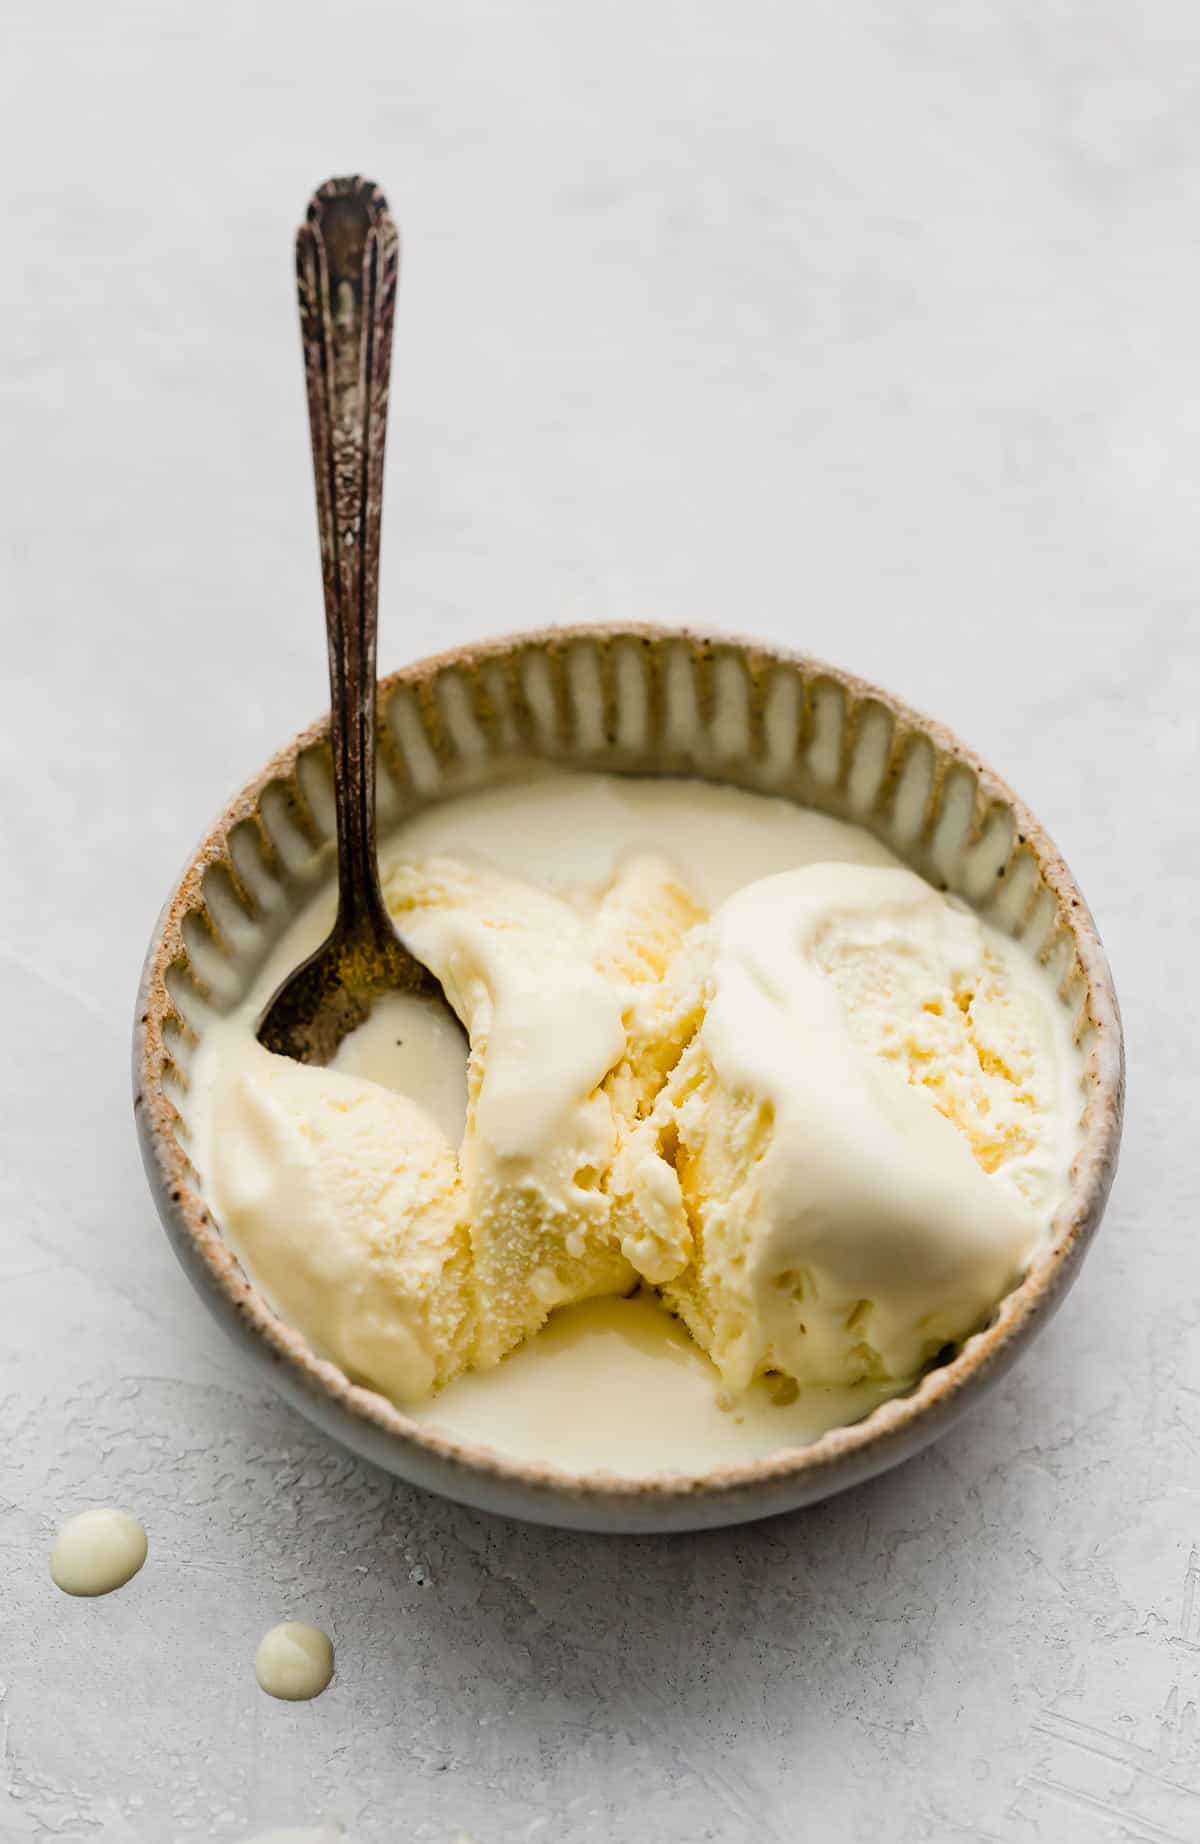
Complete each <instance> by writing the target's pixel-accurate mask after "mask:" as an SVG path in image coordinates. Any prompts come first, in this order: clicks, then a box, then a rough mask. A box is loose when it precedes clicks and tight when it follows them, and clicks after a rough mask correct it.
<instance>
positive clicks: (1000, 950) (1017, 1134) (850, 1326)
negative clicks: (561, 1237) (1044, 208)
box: [614, 864, 1069, 1388]
mask: <svg viewBox="0 0 1200 1844" xmlns="http://www.w3.org/2000/svg"><path fill="white" fill-rule="evenodd" d="M667 984H668V988H670V987H672V986H674V988H675V989H676V991H677V995H678V996H677V998H676V1000H675V1002H674V1004H673V1005H672V1004H667V1005H665V1006H664V1018H665V1019H666V1021H667V1026H668V1033H669V1039H670V1043H671V1049H672V1051H673V1052H676V1051H677V1058H676V1060H675V1061H674V1063H673V1067H672V1068H671V1072H670V1074H669V1076H668V1077H667V1080H666V1082H665V1084H664V1086H663V1087H662V1089H661V1090H660V1092H659V1094H658V1097H657V1099H656V1101H655V1103H654V1106H653V1108H652V1109H651V1111H650V1113H649V1115H648V1116H647V1118H646V1119H645V1120H644V1121H642V1122H640V1123H639V1124H638V1125H637V1126H636V1127H635V1128H634V1129H633V1131H632V1132H631V1133H630V1134H629V1136H628V1137H627V1140H626V1142H625V1144H624V1146H623V1148H622V1151H621V1154H620V1158H619V1162H618V1165H619V1169H618V1173H617V1176H616V1179H615V1181H614V1189H615V1190H616V1192H617V1193H618V1195H619V1196H620V1198H621V1200H622V1214H623V1215H624V1216H625V1217H626V1218H627V1219H628V1221H629V1223H630V1226H631V1229H630V1233H629V1234H628V1235H627V1237H626V1239H625V1243H624V1246H625V1248H626V1252H627V1253H629V1254H630V1255H631V1258H632V1259H633V1260H635V1262H637V1263H638V1265H639V1266H640V1268H641V1271H642V1272H644V1273H645V1274H646V1275H647V1278H651V1279H653V1280H654V1281H656V1282H657V1283H658V1284H660V1285H662V1287H663V1289H664V1294H665V1297H666V1299H667V1301H668V1302H669V1304H670V1305H672V1306H673V1307H674V1309H675V1310H676V1311H677V1312H678V1313H679V1314H680V1316H681V1317H682V1318H683V1320H684V1322H685V1324H686V1325H687V1326H688V1328H689V1330H690V1331H691V1333H692V1335H693V1337H694V1338H695V1339H696V1341H697V1342H698V1343H699V1344H700V1345H701V1346H702V1347H703V1348H704V1350H706V1351H707V1352H708V1353H709V1355H710V1357H711V1358H712V1360H713V1362H714V1363H715V1364H716V1366H717V1368H718V1369H719V1370H720V1372H721V1375H722V1377H723V1378H724V1379H725V1380H726V1382H727V1383H729V1384H730V1385H731V1386H732V1387H734V1388H744V1387H745V1386H746V1385H747V1384H749V1383H750V1381H751V1380H752V1379H753V1378H754V1377H756V1376H760V1375H763V1374H765V1373H767V1372H771V1371H780V1372H782V1373H783V1374H785V1375H786V1376H789V1377H792V1378H794V1379H795V1380H796V1381H797V1382H798V1383H800V1384H814V1383H819V1384H845V1383H854V1382H858V1381H862V1380H865V1379H874V1380H880V1381H882V1380H890V1381H897V1382H899V1381H903V1380H905V1379H908V1378H910V1377H912V1376H915V1375H916V1374H917V1372H918V1371H919V1370H920V1368H921V1367H922V1365H923V1364H925V1363H927V1362H929V1360H930V1359H931V1358H933V1357H934V1356H936V1355H937V1353H938V1352H939V1351H940V1350H941V1348H942V1347H943V1346H944V1345H946V1344H947V1343H951V1342H954V1341H956V1340H958V1339H960V1338H962V1337H963V1336H964V1335H965V1334H966V1333H968V1332H970V1331H971V1330H972V1329H973V1328H974V1327H976V1326H977V1325H978V1324H979V1323H980V1322H981V1321H982V1320H983V1319H984V1318H985V1317H986V1315H987V1313H988V1312H989V1311H990V1310H991V1308H992V1307H993V1306H994V1305H995V1304H996V1302H997V1300H998V1299H999V1298H1000V1297H1001V1296H1002V1295H1003V1294H1004V1293H1005V1292H1006V1291H1007V1290H1008V1288H1009V1287H1011V1286H1012V1285H1013V1283H1014V1282H1015V1281H1016V1279H1017V1278H1018V1276H1019V1274H1020V1271H1021V1269H1022V1267H1023V1265H1024V1263H1025V1261H1026V1260H1027V1258H1028V1256H1029V1255H1030V1253H1031V1251H1032V1249H1033V1247H1034V1244H1035V1242H1036V1240H1037V1237H1038V1234H1039V1231H1040V1229H1041V1228H1042V1227H1043V1225H1044V1223H1045V1221H1046V1216H1047V1212H1048V1210H1052V1208H1053V1205H1054V1203H1055V1202H1056V1201H1057V1186H1058V1183H1059V1182H1060V1177H1061V1173H1062V1171H1063V1170H1064V1169H1065V1167H1064V1160H1066V1161H1067V1162H1068V1163H1069V1151H1068V1147H1067V1144H1066V1141H1065V1137H1064V1135H1063V1133H1062V1125H1061V1121H1062V1117H1061V1113H1060V1109H1059V1099H1060V1096H1059V1088H1058V1080H1057V1074H1056V1066H1055V1057H1054V1049H1055V1045H1054V1040H1053V1036H1052V1033H1051V1032H1050V1030H1049V1028H1048V1025H1047V1021H1046V1008H1045V1005H1044V1004H1043V1003H1042V1002H1041V995H1040V993H1038V994H1036V997H1035V988H1034V985H1033V981H1032V980H1031V978H1030V977H1029V975H1028V974H1027V973H1026V969H1025V967H1024V966H1023V965H1022V963H1021V962H1020V958H1019V956H1018V955H1017V953H1016V951H1015V950H1014V949H1013V948H1012V946H1011V944H1009V943H1007V942H1005V941H1003V940H1002V939H1001V938H1000V937H998V936H995V935H993V934H992V933H991V932H990V931H986V930H985V929H984V927H983V925H982V924H981V923H980V922H979V920H978V919H977V918H976V917H975V916H973V915H972V914H970V913H969V912H968V911H966V910H965V909H962V908H959V907H957V906H955V905H953V904H951V903H950V902H949V901H948V900H947V899H946V898H945V897H943V896H940V895H939V894H937V893H936V892H935V891H933V890H932V889H930V887H929V886H928V885H927V884H925V883H924V882H922V880H921V879H920V878H919V877H916V876H914V875H913V874H912V873H911V872H909V871H905V870H900V869H895V870H891V869H875V868H868V867H864V866H858V865H835V864H827V865H816V866H812V867H810V868H808V869H804V870H797V871H790V872H785V873H782V874H781V875H779V876H776V877H770V878H765V879H761V880H759V881H758V882H756V883H754V884H751V885H749V886H747V887H746V888H745V889H744V890H742V891H739V892H738V893H737V894H736V895H735V896H733V897H731V898H730V899H729V901H728V902H727V903H725V904H724V905H723V906H722V907H721V909H719V910H718V912H717V914H716V916H715V917H714V918H713V921H712V923H711V924H710V925H709V926H708V927H707V928H705V929H702V930H698V931H696V933H695V935H694V937H693V939H692V940H691V942H690V943H689V945H688V949H687V951H686V953H684V954H682V955H681V956H679V958H678V960H677V963H676V966H675V968H674V969H673V973H672V975H671V976H670V977H669V979H668V982H667ZM681 1027H682V1031H681ZM681 1036H682V1037H683V1039H684V1041H682V1042H681ZM651 1197H652V1198H653V1199H654V1204H655V1207H654V1209H653V1211H652V1212H651V1211H649V1210H648V1209H647V1207H646V1200H647V1199H648V1198H651Z"/></svg>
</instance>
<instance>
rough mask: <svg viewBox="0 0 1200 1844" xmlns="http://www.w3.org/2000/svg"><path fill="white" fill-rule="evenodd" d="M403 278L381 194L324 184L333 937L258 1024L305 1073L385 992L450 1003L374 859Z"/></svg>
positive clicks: (318, 353)
mask: <svg viewBox="0 0 1200 1844" xmlns="http://www.w3.org/2000/svg"><path fill="white" fill-rule="evenodd" d="M399 267H400V239H399V236H398V234H397V231H396V226H395V224H394V223H393V221H392V217H391V214H390V213H389V211H388V207H387V200H386V199H385V198H384V196H383V194H382V192H380V190H379V188H378V187H377V186H375V185H373V184H372V183H371V182H370V180H366V179H359V178H353V179H331V180H328V181H327V182H326V184H325V185H323V186H322V187H321V189H320V191H319V192H317V193H316V194H315V195H314V197H313V200H312V202H311V204H310V205H309V207H308V212H307V215H306V218H305V221H304V223H303V224H302V225H301V226H300V229H299V230H298V231H297V233H296V286H297V292H298V295H299V304H300V335H301V339H302V341H303V345H304V374H305V379H306V382H307V385H308V419H309V426H310V429H311V432H312V453H313V472H314V474H315V476H316V487H317V524H318V527H319V529H320V535H321V570H322V575H323V577H324V584H325V629H326V634H327V637H328V642H329V692H330V706H331V717H330V728H331V734H332V742H333V781H334V792H335V796H336V807H337V871H338V907H337V919H336V921H335V922H334V925H333V931H332V933H331V934H330V936H329V938H328V940H327V941H326V942H325V943H324V944H323V945H322V946H321V947H319V948H318V949H317V951H316V953H315V954H313V955H311V956H310V957H309V959H308V960H306V961H305V962H304V963H303V965H302V966H300V967H297V969H296V971H295V972H294V973H293V974H291V975H290V977H289V978H288V979H286V980H285V981H284V983H283V985H282V986H281V987H280V988H279V991H278V992H277V993H276V994H275V996H274V998H273V999H272V1000H271V1003H270V1004H269V1005H268V1007H267V1009H266V1011H265V1012H264V1014H263V1017H262V1021H261V1023H260V1024H259V1027H258V1037H259V1041H260V1042H261V1043H263V1044H265V1045H266V1047H267V1049H268V1050H276V1051H279V1052H280V1053H281V1054H282V1055H284V1056H290V1057H294V1058H296V1059H297V1061H299V1062H301V1063H328V1062H329V1061H330V1059H331V1058H332V1057H333V1055H334V1053H335V1052H336V1050H337V1047H338V1045H339V1044H340V1043H341V1041H342V1039H343V1038H344V1037H345V1036H346V1035H347V1033H348V1032H350V1031H353V1030H354V1029H355V1028H356V1026H358V1025H360V1024H362V1023H363V1022H364V1020H365V1019H366V1018H367V1016H368V1015H369V1013H370V1010H371V1007H372V1005H373V1004H374V1003H375V1001H376V1000H377V999H378V998H380V997H382V995H383V994H385V993H389V992H397V991H399V992H408V993H417V994H422V995H426V996H431V997H441V996H442V989H441V987H440V985H439V984H438V982H437V980H436V979H435V978H434V976H433V974H432V973H430V972H429V970H428V968H426V967H424V966H422V964H421V962H420V961H419V960H417V959H416V958H415V957H414V956H413V955H412V954H410V953H409V951H408V949H407V948H406V947H405V946H404V944H403V943H402V942H401V941H400V939H399V937H398V936H397V934H396V931H395V929H394V928H393V927H392V923H391V919H390V917H389V916H388V912H387V908H386V906H385V904H384V900H383V893H382V891H381V889H380V887H379V866H378V861H377V858H376V852H375V632H376V626H377V621H378V613H379V527H380V512H381V506H382V499H383V448H384V438H385V435H386V432H387V405H388V378H389V374H390V371H391V358H392V323H393V320H394V318H395V311H396V279H397V275H398V273H399ZM443 1003H444V999H443Z"/></svg>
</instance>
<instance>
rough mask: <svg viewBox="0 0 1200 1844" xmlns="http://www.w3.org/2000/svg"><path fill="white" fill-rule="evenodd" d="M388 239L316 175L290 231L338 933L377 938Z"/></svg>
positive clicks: (382, 913) (385, 214) (354, 196)
mask: <svg viewBox="0 0 1200 1844" xmlns="http://www.w3.org/2000/svg"><path fill="white" fill-rule="evenodd" d="M399 267H400V238H399V234H398V232H397V230H396V226H395V224H394V223H393V221H392V218H391V215H390V213H389V211H388V206H387V200H386V199H385V198H384V196H383V193H382V192H381V191H380V190H379V188H378V186H375V185H373V184H372V183H371V181H370V180H367V179H359V178H353V179H330V180H327V181H326V183H325V184H324V185H323V186H322V187H321V189H320V191H319V192H317V193H315V194H314V196H313V199H312V202H311V203H310V205H309V207H308V212H307V215H306V218H305V222H304V223H303V224H302V225H301V226H300V229H299V230H298V231H297V233H296V289H297V295H298V298H299V306H300V337H301V340H302V343H303V347H304V375H305V381H306V384H307V386H308V420H309V429H310V432H311V435H312V454H313V473H314V475H315V477H316V488H317V525H318V528H319V530H320V536H321V571H322V576H323V578H324V584H325V632H326V636H327V639H328V643H329V694H330V708H331V726H332V736H333V757H334V764H333V765H334V788H335V792H336V797H337V839H338V929H339V932H340V933H342V934H343V935H346V936H351V935H361V934H364V933H368V934H372V935H375V936H376V937H378V936H379V935H380V934H381V933H386V934H387V935H388V936H390V935H391V925H390V923H389V922H388V919H387V912H386V909H385V907H384V902H383V897H382V894H381V892H380V888H379V871H378V867H377V865H376V859H375V634H376V628H377V626H378V615H379V529H380V510H381V502H382V498H383V448H384V440H385V437H386V434H387V404H388V379H389V376H390V373H391V362H392V324H393V321H394V319H395V312H396V279H397V275H398V273H399Z"/></svg>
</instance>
